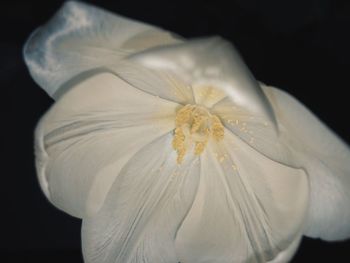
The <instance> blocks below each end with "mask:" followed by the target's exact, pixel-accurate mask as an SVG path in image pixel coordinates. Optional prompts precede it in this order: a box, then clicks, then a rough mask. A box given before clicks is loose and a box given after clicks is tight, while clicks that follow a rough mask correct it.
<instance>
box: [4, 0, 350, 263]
mask: <svg viewBox="0 0 350 263" xmlns="http://www.w3.org/2000/svg"><path fill="white" fill-rule="evenodd" d="M62 2H63V1H46V2H44V1H43V2H33V1H11V2H10V1H9V2H6V1H2V2H1V3H0V81H1V82H0V88H1V90H0V92H1V93H0V94H1V95H0V99H1V108H0V110H1V113H0V114H1V115H0V116H1V120H0V123H1V129H0V130H1V134H2V135H1V145H0V146H1V147H0V149H1V153H2V159H1V160H2V162H1V164H2V165H3V166H5V169H2V172H1V174H0V176H1V178H0V186H1V191H0V195H1V196H0V198H1V199H0V200H1V206H2V207H1V208H0V211H1V216H0V218H1V225H0V227H1V228H0V229H1V230H0V231H1V233H0V249H1V250H2V251H1V253H0V257H2V258H5V259H0V262H28V261H30V260H33V262H82V259H81V253H80V221H79V220H77V219H74V218H71V217H70V216H68V215H66V214H64V213H62V212H60V211H58V210H57V209H55V208H54V207H53V206H51V205H50V204H49V203H48V202H47V201H46V199H45V198H44V195H43V194H42V193H41V191H40V189H39V186H38V183H37V180H36V175H35V171H34V162H33V129H34V127H35V124H36V122H37V121H38V119H39V117H40V116H41V115H42V114H43V113H44V112H45V110H46V109H47V108H48V107H49V106H50V105H51V104H52V102H53V101H52V100H51V99H50V98H49V97H48V96H47V95H46V94H45V93H44V91H42V90H41V89H40V88H39V87H38V86H37V85H36V84H35V83H34V82H33V80H32V79H31V78H30V76H29V74H28V72H27V69H26V67H25V65H24V63H23V58H22V55H21V49H22V46H23V43H24V42H25V40H26V38H27V37H28V35H29V34H30V33H31V32H32V31H33V30H34V29H35V28H36V27H38V26H39V25H40V24H43V23H44V22H45V21H47V20H48V19H49V18H50V17H51V16H52V15H53V13H54V12H55V11H56V10H57V9H58V8H59V6H60V5H61V4H62ZM88 2H91V3H94V4H97V5H99V6H101V7H104V8H106V9H108V10H111V11H113V12H117V13H120V14H122V15H125V16H128V17H131V18H134V19H138V20H141V21H145V22H148V23H151V24H155V25H157V26H160V27H163V28H165V29H168V30H171V31H173V32H175V33H177V34H179V35H182V36H184V37H197V36H208V35H221V36H223V37H225V38H227V39H229V40H230V41H232V42H233V43H234V44H235V45H236V47H237V48H238V49H239V51H240V52H241V54H242V56H243V58H244V60H245V61H246V63H247V64H248V66H249V68H250V69H251V70H252V72H253V74H254V75H255V76H256V78H257V79H259V80H261V81H263V82H265V83H267V84H271V85H275V86H278V87H280V88H282V89H285V90H287V91H289V92H290V93H292V94H294V95H295V96H296V97H297V98H298V99H299V100H301V101H302V102H303V103H305V104H306V105H307V106H308V107H309V108H311V109H312V111H313V112H315V113H316V114H317V115H318V116H319V117H320V118H321V119H322V120H324V121H325V122H326V123H327V124H328V125H329V126H330V127H331V128H332V129H334V130H335V131H336V132H337V133H338V134H340V135H341V136H342V137H343V138H344V139H345V140H346V141H347V142H349V141H350V137H349V130H350V129H349V119H350V118H349V117H348V112H349V110H348V105H349V101H348V100H349V97H348V95H347V94H348V88H349V83H348V75H347V73H348V71H349V68H350V67H349V66H350V51H349V47H350V41H349V37H348V35H349V33H350V32H349V31H350V2H349V1H346V0H345V1H331V0H287V1H282V0H232V1H221V0H215V1H201V2H200V3H195V2H190V1H185V2H179V1H166V0H163V1H158V2H153V1H149V0H146V1H139V2H138V1H134V0H122V1H117V0H115V1H88ZM229 2H231V4H232V5H230V4H229ZM349 176H350V175H349ZM349 255H350V242H342V243H326V242H322V241H319V240H312V239H308V238H304V239H303V241H302V244H301V247H300V249H299V251H298V253H297V255H296V256H295V258H294V262H311V261H312V262H348V261H349V258H350V256H349Z"/></svg>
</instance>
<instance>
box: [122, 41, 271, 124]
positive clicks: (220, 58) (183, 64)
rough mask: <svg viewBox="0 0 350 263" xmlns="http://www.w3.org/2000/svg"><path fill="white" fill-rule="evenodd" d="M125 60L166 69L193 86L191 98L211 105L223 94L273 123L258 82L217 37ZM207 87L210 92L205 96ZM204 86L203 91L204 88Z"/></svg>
mask: <svg viewBox="0 0 350 263" xmlns="http://www.w3.org/2000/svg"><path fill="white" fill-rule="evenodd" d="M128 60H130V61H132V62H134V63H138V64H140V65H142V66H144V67H146V68H149V69H152V70H156V71H162V72H169V73H172V74H174V75H175V76H177V77H178V78H179V79H181V80H182V81H183V82H185V83H188V84H189V85H191V87H192V88H193V93H194V101H195V103H196V104H202V105H204V106H206V107H208V108H210V107H211V106H212V105H213V104H214V103H216V102H217V101H218V100H221V99H222V98H223V97H225V96H227V97H230V98H231V99H232V100H234V101H235V103H236V105H237V106H239V107H243V108H245V109H248V110H249V111H250V112H252V114H258V115H259V116H262V117H263V118H264V119H265V120H266V121H267V122H273V121H274V116H273V112H272V110H271V108H270V105H269V104H268V102H267V100H266V97H265V95H264V93H263V92H262V90H261V88H260V86H259V84H258V82H257V81H256V80H255V79H254V77H253V76H252V74H251V73H250V71H249V69H248V68H247V67H246V65H245V64H244V62H243V61H242V59H241V58H240V56H239V54H238V52H237V51H236V50H235V48H234V47H233V46H232V45H231V44H230V43H229V42H228V41H225V40H223V39H221V38H219V37H211V38H204V39H195V40H190V41H186V42H184V43H177V44H172V45H168V46H162V47H158V48H153V49H149V50H145V51H143V52H139V53H135V54H133V55H130V56H129V57H128ZM208 87H212V88H213V89H212V91H213V94H210V96H205V98H203V93H207V89H208ZM203 89H204V90H203Z"/></svg>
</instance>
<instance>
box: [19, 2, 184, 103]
mask: <svg viewBox="0 0 350 263" xmlns="http://www.w3.org/2000/svg"><path fill="white" fill-rule="evenodd" d="M176 42H179V40H176V39H175V37H173V36H172V35H171V34H170V33H168V32H166V31H163V30H161V29H159V28H156V27H153V26H150V25H147V24H144V23H140V22H136V21H133V20H130V19H127V18H124V17H122V16H118V15H114V14H112V13H109V12H107V11H104V10H102V9H99V8H96V7H93V6H90V5H88V4H84V3H80V2H74V1H68V2H66V3H65V4H64V5H63V7H62V8H61V9H60V10H59V11H58V12H57V13H56V15H55V16H54V17H53V18H52V19H51V20H50V21H49V22H48V23H47V24H46V25H44V26H42V27H40V28H38V29H37V30H36V31H35V32H34V33H33V34H32V35H31V36H30V38H29V39H28V41H27V43H26V45H25V47H24V50H23V52H24V58H25V62H26V64H27V65H28V67H29V70H30V73H31V75H32V76H33V78H34V80H35V81H36V82H37V83H38V84H39V85H40V86H41V87H42V88H43V89H44V90H45V91H46V92H47V93H48V94H49V95H50V96H52V97H54V98H56V97H57V96H58V94H56V92H57V91H58V89H59V88H60V86H61V85H62V84H63V83H65V82H66V81H67V80H69V79H71V78H72V77H74V76H76V75H77V74H79V73H81V72H84V71H87V70H91V69H95V68H98V67H106V66H108V65H110V64H115V63H118V61H120V59H121V58H123V57H125V56H126V55H129V54H132V53H133V52H136V51H140V50H144V49H147V48H150V47H154V46H159V45H164V44H169V43H176Z"/></svg>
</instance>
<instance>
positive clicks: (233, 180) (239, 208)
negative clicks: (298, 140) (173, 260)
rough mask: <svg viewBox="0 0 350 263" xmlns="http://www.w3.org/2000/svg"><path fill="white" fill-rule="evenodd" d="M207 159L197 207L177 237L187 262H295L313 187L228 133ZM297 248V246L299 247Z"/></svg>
mask: <svg viewBox="0 0 350 263" xmlns="http://www.w3.org/2000/svg"><path fill="white" fill-rule="evenodd" d="M207 147H209V148H207V150H206V151H205V152H204V153H203V157H202V158H201V178H200V184H199V188H198V193H197V196H196V198H195V201H194V204H193V206H192V208H191V210H190V212H189V214H188V215H187V217H186V218H185V220H184V222H183V224H182V226H181V228H180V229H179V231H178V234H177V237H176V246H177V252H178V254H179V259H180V261H181V262H222V263H224V262H267V261H270V260H273V259H274V258H276V257H279V255H281V253H284V254H285V255H284V256H280V257H285V258H286V257H287V256H290V257H291V256H292V255H291V254H292V253H288V252H286V251H288V250H291V251H292V252H293V249H292V248H293V247H295V246H296V245H297V244H298V243H299V240H300V237H301V235H302V228H303V222H304V217H305V211H306V208H307V204H308V184H307V177H306V174H305V173H304V172H303V171H302V170H298V169H294V168H290V167H288V166H284V165H281V164H279V163H277V162H274V161H272V160H270V159H268V158H266V157H265V156H264V155H261V154H260V153H259V152H257V151H255V150H254V149H253V148H251V147H250V146H249V145H247V144H246V143H245V142H243V141H241V140H240V139H239V137H237V136H235V135H233V134H232V133H230V132H229V131H228V130H226V131H225V139H224V140H223V141H222V142H220V143H219V145H218V146H216V145H215V143H210V145H208V146H207ZM293 242H294V243H293Z"/></svg>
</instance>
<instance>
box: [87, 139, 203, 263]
mask: <svg viewBox="0 0 350 263" xmlns="http://www.w3.org/2000/svg"><path fill="white" fill-rule="evenodd" d="M171 141H172V134H170V133H169V134H168V135H165V136H163V137H161V138H158V139H156V140H155V141H153V142H152V143H150V144H148V145H147V146H145V147H144V148H143V149H141V150H140V151H139V152H138V153H137V154H135V155H134V157H133V158H132V159H130V161H129V162H128V163H127V164H126V165H125V166H124V168H123V169H122V171H121V172H120V175H119V176H118V177H117V178H116V181H115V182H114V184H113V186H112V188H111V190H110V192H109V194H108V196H107V198H106V202H105V203H104V205H103V207H102V208H101V210H100V211H99V212H98V214H96V215H95V216H93V217H88V218H84V219H83V228H82V240H83V254H84V259H85V262H87V263H93V262H96V263H107V262H108V263H112V262H113V263H114V262H123V263H131V262H132V263H144V262H157V263H178V262H179V260H178V259H177V256H176V253H175V246H174V242H175V235H176V232H177V229H178V228H179V225H180V224H181V222H182V221H183V219H184V217H185V215H186V214H187V213H188V210H189V209H190V207H191V205H192V202H193V199H194V196H195V193H196V189H197V187H198V179H199V172H200V171H199V160H198V159H199V158H198V157H194V156H193V155H191V156H190V155H189V156H187V158H186V159H185V160H184V162H183V163H182V164H181V165H178V164H177V163H176V158H177V156H176V153H175V151H174V150H173V149H172V146H171Z"/></svg>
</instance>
